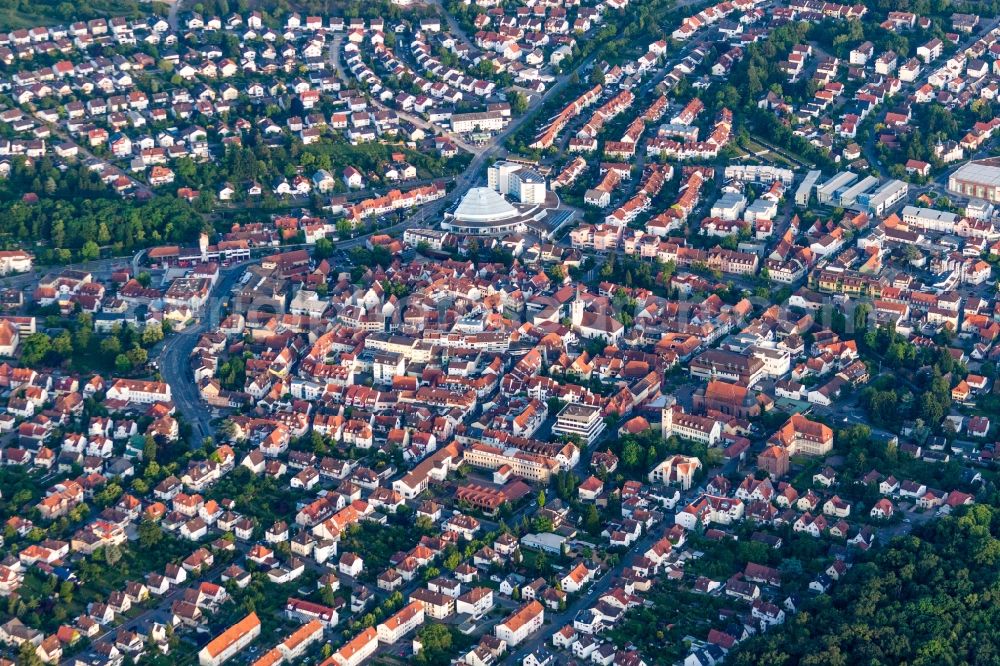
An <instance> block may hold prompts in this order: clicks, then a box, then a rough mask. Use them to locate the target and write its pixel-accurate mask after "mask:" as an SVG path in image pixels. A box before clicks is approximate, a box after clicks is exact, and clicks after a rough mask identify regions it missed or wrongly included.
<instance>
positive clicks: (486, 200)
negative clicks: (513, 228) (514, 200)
mask: <svg viewBox="0 0 1000 666" xmlns="http://www.w3.org/2000/svg"><path fill="white" fill-rule="evenodd" d="M516 215H517V209H516V208H514V207H513V206H512V205H511V204H510V203H509V202H508V201H507V200H506V199H504V198H503V197H502V196H501V195H500V194H498V193H497V192H495V191H493V190H491V189H490V188H488V187H473V188H472V189H470V190H469V191H468V192H467V193H466V194H465V196H464V197H462V202H461V203H460V204H458V208H456V209H455V218H456V219H458V220H462V221H464V222H492V221H495V220H506V219H508V218H511V217H515V216H516Z"/></svg>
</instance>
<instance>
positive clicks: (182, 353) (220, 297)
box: [157, 259, 260, 446]
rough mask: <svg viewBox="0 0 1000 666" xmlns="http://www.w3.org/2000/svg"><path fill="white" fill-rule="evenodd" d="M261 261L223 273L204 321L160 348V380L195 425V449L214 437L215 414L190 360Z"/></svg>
mask: <svg viewBox="0 0 1000 666" xmlns="http://www.w3.org/2000/svg"><path fill="white" fill-rule="evenodd" d="M258 261H260V260H259V259H257V260H253V261H251V262H249V263H244V264H239V265H237V266H231V267H229V268H226V269H223V271H222V274H221V277H220V278H219V281H218V282H217V283H216V284H215V287H214V288H213V289H212V293H211V295H210V296H209V300H208V303H207V304H206V306H205V313H204V314H203V315H202V317H201V319H200V321H199V322H198V323H197V324H195V325H193V326H189V327H188V328H186V329H184V330H183V331H180V332H178V333H177V334H176V335H172V336H170V337H168V338H167V339H166V340H165V341H164V342H163V345H162V347H161V348H160V353H159V355H158V357H157V365H158V366H159V370H160V376H161V377H162V378H163V381H165V382H166V383H167V384H168V385H169V386H170V394H171V397H172V398H173V401H174V404H175V405H176V406H177V409H178V410H179V411H180V412H181V413H182V414H183V415H184V417H185V418H186V419H187V420H188V421H189V422H190V423H191V427H192V428H193V429H194V434H195V435H197V437H193V438H192V441H191V445H192V446H199V445H200V444H201V440H202V439H203V438H204V437H209V436H211V435H213V434H214V433H213V432H212V427H211V419H212V417H211V414H210V412H209V408H208V405H207V404H206V403H203V402H202V401H201V395H200V394H199V392H198V385H197V384H196V383H195V381H194V374H193V372H192V370H191V365H190V359H191V352H192V351H193V350H194V346H195V345H196V344H198V339H199V338H200V337H201V334H202V333H205V332H206V331H209V330H211V329H213V328H215V327H216V326H218V324H219V321H218V319H219V312H220V310H221V306H222V304H223V303H224V302H225V300H226V298H227V297H228V295H229V292H230V291H231V290H232V288H233V285H235V284H236V281H237V280H238V279H239V278H240V276H242V275H243V272H244V271H245V270H246V268H247V266H248V265H249V264H252V263H256V262H258Z"/></svg>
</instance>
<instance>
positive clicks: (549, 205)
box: [441, 187, 572, 238]
mask: <svg viewBox="0 0 1000 666" xmlns="http://www.w3.org/2000/svg"><path fill="white" fill-rule="evenodd" d="M558 208H559V197H557V196H556V195H555V193H554V192H548V193H546V196H545V197H544V198H543V199H542V200H541V201H538V202H535V203H530V204H529V203H511V202H510V201H508V200H507V199H506V198H505V197H504V196H503V195H502V194H500V193H499V192H497V191H496V190H494V189H492V188H490V187H473V188H471V189H470V190H469V191H468V192H466V194H465V196H464V197H462V200H461V201H460V202H459V204H458V206H456V207H455V209H454V210H453V211H451V212H448V213H445V216H444V221H443V222H442V223H441V227H442V228H443V229H445V230H447V231H452V232H454V233H457V234H464V235H469V236H505V235H508V234H516V233H524V232H527V231H531V232H533V233H535V234H538V235H539V236H541V237H544V238H548V237H549V236H551V234H552V231H553V229H554V228H555V227H557V226H558V225H560V224H565V223H566V222H567V221H569V219H571V217H572V212H571V211H568V212H566V213H563V211H559V210H558Z"/></svg>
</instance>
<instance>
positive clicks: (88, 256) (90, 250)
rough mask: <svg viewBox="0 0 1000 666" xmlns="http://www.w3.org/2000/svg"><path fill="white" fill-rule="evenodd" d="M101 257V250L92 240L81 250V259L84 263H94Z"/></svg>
mask: <svg viewBox="0 0 1000 666" xmlns="http://www.w3.org/2000/svg"><path fill="white" fill-rule="evenodd" d="M100 256H101V248H100V247H99V246H98V245H97V243H95V242H94V241H92V240H89V241H87V242H86V243H84V244H83V247H82V248H80V258H81V259H83V260H84V261H94V260H95V259H99V258H100Z"/></svg>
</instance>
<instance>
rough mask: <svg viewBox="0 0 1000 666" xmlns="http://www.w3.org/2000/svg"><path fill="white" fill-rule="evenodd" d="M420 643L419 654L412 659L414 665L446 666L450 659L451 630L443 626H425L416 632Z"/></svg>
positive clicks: (435, 624) (436, 624)
mask: <svg viewBox="0 0 1000 666" xmlns="http://www.w3.org/2000/svg"><path fill="white" fill-rule="evenodd" d="M417 640H418V641H420V646H421V648H420V652H418V653H417V654H416V655H415V656H414V657H413V661H414V663H417V664H421V665H422V666H447V665H448V664H450V663H451V657H452V654H451V652H452V636H451V630H450V629H449V628H448V627H447V626H446V625H443V624H438V623H434V624H426V625H424V626H423V627H421V628H420V631H418V632H417Z"/></svg>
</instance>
